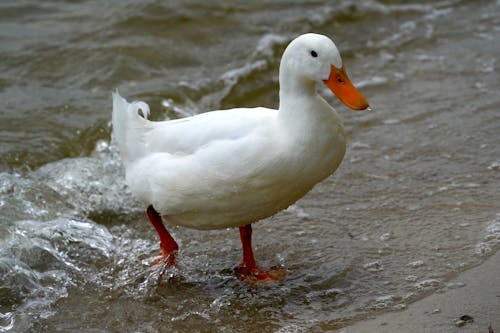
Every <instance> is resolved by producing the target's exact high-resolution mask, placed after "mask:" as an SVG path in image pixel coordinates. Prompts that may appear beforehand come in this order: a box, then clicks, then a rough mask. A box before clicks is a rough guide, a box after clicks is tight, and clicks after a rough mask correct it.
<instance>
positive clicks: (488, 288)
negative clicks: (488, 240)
mask: <svg viewBox="0 0 500 333" xmlns="http://www.w3.org/2000/svg"><path fill="white" fill-rule="evenodd" d="M451 282H457V283H465V286H464V287H461V288H457V289H451V290H447V291H446V292H444V293H435V294H433V295H431V296H429V297H426V298H424V299H422V300H420V301H417V302H415V303H413V304H411V305H409V306H408V307H407V308H406V309H405V310H403V311H401V312H393V313H386V314H383V315H381V316H378V317H376V318H372V319H369V320H366V321H362V322H358V323H356V324H354V325H352V326H349V327H346V328H344V329H342V330H340V331H338V332H342V333H358V332H361V333H363V332H370V333H371V332H384V333H391V332H397V333H404V332H419V333H420V332H422V333H423V332H433V333H435V332H438V333H441V332H444V333H446V332H463V333H468V332H474V333H477V332H479V333H480V332H484V333H487V332H488V326H489V325H491V327H492V329H493V331H494V332H495V333H500V252H497V253H496V254H495V255H493V256H492V257H490V258H489V259H487V260H486V261H485V262H484V263H483V264H482V265H480V266H478V267H475V268H473V269H471V270H468V271H466V272H464V273H462V274H461V275H459V276H458V277H457V278H455V279H454V280H453V281H451ZM463 315H468V316H470V317H472V318H473V320H474V321H473V322H461V323H457V321H458V320H459V318H460V317H461V316H463Z"/></svg>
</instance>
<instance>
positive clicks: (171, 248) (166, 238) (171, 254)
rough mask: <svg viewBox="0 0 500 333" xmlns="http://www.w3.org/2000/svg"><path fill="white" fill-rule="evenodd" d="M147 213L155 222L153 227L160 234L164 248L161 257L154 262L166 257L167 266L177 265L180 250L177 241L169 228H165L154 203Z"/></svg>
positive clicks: (161, 245) (162, 247)
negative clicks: (176, 258) (176, 260)
mask: <svg viewBox="0 0 500 333" xmlns="http://www.w3.org/2000/svg"><path fill="white" fill-rule="evenodd" d="M146 214H147V215H148V218H149V220H150V221H151V223H152V224H153V227H155V229H156V232H157V233H158V236H160V247H161V249H162V250H163V253H162V254H160V258H157V259H156V260H154V261H153V263H157V262H158V261H161V260H162V259H166V263H167V266H173V265H175V257H176V255H177V252H178V251H179V246H178V245H177V242H176V241H175V239H174V238H173V237H172V236H171V235H170V233H169V232H168V230H167V228H165V225H164V224H163V221H162V219H161V216H160V214H159V213H158V212H157V211H156V210H155V209H154V207H153V205H149V206H148V209H147V210H146Z"/></svg>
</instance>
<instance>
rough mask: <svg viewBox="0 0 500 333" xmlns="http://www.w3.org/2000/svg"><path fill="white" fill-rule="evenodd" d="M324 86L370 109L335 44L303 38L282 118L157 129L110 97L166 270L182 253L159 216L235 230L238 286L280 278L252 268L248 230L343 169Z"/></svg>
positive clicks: (292, 56) (287, 63)
mask: <svg viewBox="0 0 500 333" xmlns="http://www.w3.org/2000/svg"><path fill="white" fill-rule="evenodd" d="M318 82H320V83H324V84H326V85H327V86H328V87H329V88H330V89H331V90H332V91H333V93H334V94H335V95H336V96H337V97H338V98H339V99H340V100H341V101H342V102H343V103H344V104H345V105H347V106H348V107H350V108H351V109H355V110H365V109H368V108H369V107H368V103H367V101H366V99H365V98H364V97H363V96H362V95H361V94H360V93H359V92H358V91H357V90H356V88H355V87H354V86H353V85H352V83H351V82H350V81H349V78H348V77H347V73H346V71H345V67H344V65H343V63H342V60H341V58H340V54H339V52H338V50H337V47H336V46H335V44H334V43H333V42H332V41H331V40H330V39H329V38H328V37H326V36H323V35H318V34H312V33H309V34H304V35H301V36H299V37H297V38H296V39H295V40H293V41H292V42H291V43H290V44H289V45H288V47H287V48H286V50H285V52H284V53H283V57H282V59H281V63H280V71H279V83H280V92H279V96H280V104H279V109H278V110H274V109H268V108H262V107H259V108H238V109H230V110H218V111H212V112H206V113H202V114H199V115H196V116H193V117H189V118H183V119H177V120H171V121H161V122H152V121H149V120H147V119H146V118H147V116H148V113H149V107H148V105H147V104H145V103H143V102H132V103H128V102H127V101H126V100H125V99H124V98H122V97H121V96H120V95H119V94H118V92H116V93H113V129H114V135H115V137H116V139H117V140H118V143H119V148H120V152H121V156H122V159H123V161H124V164H125V168H126V179H127V183H128V185H129V186H130V189H131V191H132V193H133V194H134V195H136V196H137V198H139V199H140V200H141V201H142V202H144V203H145V205H149V207H148V209H147V215H148V217H149V219H150V220H151V222H152V224H153V225H154V227H155V228H156V230H157V232H158V234H159V236H160V246H161V248H162V250H163V256H164V257H166V259H167V264H169V265H173V264H174V263H175V255H176V253H177V251H178V246H177V243H176V242H175V240H174V239H173V238H172V237H171V235H170V234H169V233H168V231H167V229H166V228H165V226H164V224H163V222H162V219H161V216H163V217H164V218H165V219H166V220H167V221H169V222H170V223H171V224H174V225H181V226H185V227H188V228H195V229H220V228H228V227H239V228H240V236H241V241H242V244H243V260H242V262H241V264H240V265H239V267H238V271H239V272H240V274H241V277H242V278H243V279H245V278H250V279H252V280H267V279H278V278H280V277H281V276H282V272H281V271H272V270H265V269H262V268H260V267H258V266H257V265H256V263H255V259H254V256H253V252H252V246H251V232H252V229H251V223H254V222H257V221H259V220H261V219H263V218H266V217H268V216H271V215H273V214H275V213H276V212H278V211H280V210H282V209H285V208H287V207H288V206H289V205H291V204H293V203H294V202H295V201H297V200H298V199H300V198H301V197H302V196H304V195H305V194H306V193H307V192H309V190H311V189H312V188H313V186H314V185H315V184H317V183H318V182H320V181H321V180H323V179H325V178H326V177H328V176H329V175H331V174H332V173H333V172H334V171H335V169H337V167H338V166H339V164H340V162H341V161H342V158H343V156H344V152H345V148H346V138H345V134H344V128H343V126H342V121H341V119H340V118H339V116H338V115H337V112H336V111H335V110H334V109H333V108H332V107H331V106H330V105H329V104H328V103H327V102H326V101H325V100H324V99H323V98H322V97H321V96H320V95H318V93H317V92H316V83H318ZM140 110H142V114H143V116H144V117H141V116H140V115H139V111H140Z"/></svg>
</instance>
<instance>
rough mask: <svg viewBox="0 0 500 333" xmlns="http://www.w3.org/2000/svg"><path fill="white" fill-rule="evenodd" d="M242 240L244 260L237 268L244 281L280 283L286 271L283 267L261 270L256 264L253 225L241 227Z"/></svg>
mask: <svg viewBox="0 0 500 333" xmlns="http://www.w3.org/2000/svg"><path fill="white" fill-rule="evenodd" d="M240 239H241V244H242V246H243V260H242V261H241V263H240V264H239V266H237V267H236V269H235V270H236V272H237V273H238V274H240V278H241V279H242V280H248V281H251V282H259V281H263V282H265V281H278V280H281V278H283V276H284V275H285V273H286V270H285V269H284V268H282V267H271V268H267V269H265V268H261V267H259V266H257V264H256V263H255V258H254V256H253V249H252V225H251V224H247V225H245V226H243V227H240Z"/></svg>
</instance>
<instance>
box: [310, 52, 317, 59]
mask: <svg viewBox="0 0 500 333" xmlns="http://www.w3.org/2000/svg"><path fill="white" fill-rule="evenodd" d="M311 56H312V57H313V58H316V57H317V56H318V53H316V51H314V50H312V51H311Z"/></svg>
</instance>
